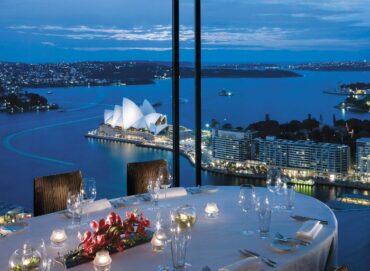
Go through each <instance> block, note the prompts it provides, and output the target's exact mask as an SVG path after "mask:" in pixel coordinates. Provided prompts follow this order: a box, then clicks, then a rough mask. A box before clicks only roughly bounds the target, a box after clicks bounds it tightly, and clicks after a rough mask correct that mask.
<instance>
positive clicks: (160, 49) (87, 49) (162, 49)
mask: <svg viewBox="0 0 370 271" xmlns="http://www.w3.org/2000/svg"><path fill="white" fill-rule="evenodd" d="M66 49H72V50H75V51H85V52H99V51H155V52H165V51H171V50H172V47H72V48H66Z"/></svg>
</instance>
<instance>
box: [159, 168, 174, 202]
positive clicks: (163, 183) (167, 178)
mask: <svg viewBox="0 0 370 271" xmlns="http://www.w3.org/2000/svg"><path fill="white" fill-rule="evenodd" d="M158 176H159V177H158V178H159V181H160V187H161V189H163V190H164V199H165V200H166V199H167V189H168V188H170V187H171V186H172V185H173V175H172V170H171V167H170V166H168V167H161V168H160V171H159V175H158ZM163 206H165V207H170V205H169V204H163Z"/></svg>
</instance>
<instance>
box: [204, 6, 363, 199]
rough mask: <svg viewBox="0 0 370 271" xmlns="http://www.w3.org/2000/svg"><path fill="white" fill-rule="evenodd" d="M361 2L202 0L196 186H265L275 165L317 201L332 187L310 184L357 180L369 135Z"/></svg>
mask: <svg viewBox="0 0 370 271" xmlns="http://www.w3.org/2000/svg"><path fill="white" fill-rule="evenodd" d="M365 6H366V4H365V3H361V4H358V5H351V6H348V5H347V4H344V3H336V4H333V3H331V2H330V3H323V2H322V1H229V0H220V1H202V42H203V43H202V62H203V82H202V86H203V88H202V95H203V100H202V102H203V105H202V110H203V111H202V112H203V115H202V122H203V125H204V129H205V130H208V132H209V135H208V136H204V138H203V143H204V144H207V148H206V150H205V151H204V154H203V161H204V162H206V163H207V167H208V170H207V171H204V177H205V178H204V179H203V183H206V184H207V183H212V184H238V183H240V182H241V181H250V182H252V183H255V184H257V185H264V179H265V178H266V170H267V168H268V166H269V165H275V166H278V167H281V168H282V169H283V173H284V174H286V175H287V176H289V177H290V180H291V181H292V182H297V183H298V182H300V181H305V183H306V186H304V187H303V188H302V192H304V193H308V194H311V195H315V196H317V197H319V198H320V199H322V200H324V201H326V200H328V199H329V198H330V199H333V198H334V197H335V195H336V194H338V193H339V192H340V190H339V189H335V188H332V187H330V189H329V190H330V192H329V193H328V191H327V190H325V189H326V188H322V186H314V187H313V186H310V185H309V184H310V182H309V180H311V181H312V180H313V181H318V180H320V181H323V182H327V183H330V182H332V181H334V180H337V181H339V182H340V181H343V180H347V179H348V180H362V181H366V176H368V175H366V174H369V173H368V172H367V173H365V172H364V171H366V170H364V168H365V166H364V165H365V164H366V162H365V160H366V161H367V158H366V157H365V155H362V156H361V157H360V158H359V157H358V154H357V153H356V139H359V138H361V137H365V138H368V137H369V135H370V130H369V126H368V119H369V102H368V96H366V95H365V93H367V94H369V90H368V89H369V86H370V85H369V84H368V83H369V78H368V70H369V64H368V61H367V60H368V59H369V50H368V48H367V47H368V46H367V45H366V44H368V42H369V35H368V31H369V27H368V17H367V16H366V12H365V11H364V10H366V8H365ZM354 14H356V16H355V15H354ZM356 82H363V83H366V84H354V85H351V84H353V83H356ZM356 89H357V90H356ZM351 92H355V93H351ZM331 94H335V95H331ZM346 96H347V97H346ZM352 118H355V119H357V120H353V119H352ZM351 119H352V120H351ZM354 127H357V128H358V129H357V128H354ZM212 128H214V130H213V131H212ZM255 131H256V132H258V134H257V135H256V134H255V133H254V132H255ZM257 137H259V138H260V139H258V140H257V139H255V138H257ZM274 137H275V139H274ZM288 140H290V141H288ZM299 140H301V141H299ZM308 140H311V141H312V142H311V141H310V142H308ZM325 143H332V144H334V145H330V144H325ZM357 146H359V143H357ZM349 151H350V152H351V155H350V154H349ZM356 155H357V158H356ZM356 159H357V160H360V161H362V166H360V167H358V166H357V169H358V171H356V170H355V169H356ZM361 159H362V160H361ZM360 168H361V170H362V173H361V172H360V171H359V170H360ZM212 171H219V172H223V173H221V174H215V173H212ZM226 173H227V175H226ZM237 176H243V178H242V177H237ZM342 184H343V182H342ZM349 192H355V191H353V190H351V189H350V190H349ZM361 193H362V192H361Z"/></svg>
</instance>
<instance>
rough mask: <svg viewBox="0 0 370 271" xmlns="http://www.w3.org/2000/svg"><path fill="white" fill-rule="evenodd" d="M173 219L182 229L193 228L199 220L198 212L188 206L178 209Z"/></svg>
mask: <svg viewBox="0 0 370 271" xmlns="http://www.w3.org/2000/svg"><path fill="white" fill-rule="evenodd" d="M171 217H172V221H173V222H175V224H177V225H179V226H180V227H181V228H191V227H193V225H194V224H195V222H196V220H197V212H196V209H195V208H194V207H193V206H191V205H187V204H186V205H182V206H180V207H178V208H176V210H175V212H174V213H173V214H172V215H171Z"/></svg>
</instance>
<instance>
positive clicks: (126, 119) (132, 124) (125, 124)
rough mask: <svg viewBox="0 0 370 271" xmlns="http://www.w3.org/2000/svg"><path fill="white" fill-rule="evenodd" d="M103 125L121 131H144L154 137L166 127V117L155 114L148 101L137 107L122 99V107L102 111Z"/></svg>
mask: <svg viewBox="0 0 370 271" xmlns="http://www.w3.org/2000/svg"><path fill="white" fill-rule="evenodd" d="M104 123H105V124H107V125H110V126H112V127H121V128H122V129H123V130H127V129H130V128H134V129H144V130H148V131H149V132H151V133H153V134H155V135H157V134H159V133H160V132H161V131H163V129H165V128H166V127H168V124H167V117H166V115H162V114H159V113H157V112H156V111H155V109H154V108H153V106H152V105H151V104H150V102H149V101H148V100H144V102H143V104H142V105H141V106H140V107H139V106H137V105H136V104H135V103H134V102H133V101H131V100H130V99H127V98H123V99H122V106H119V105H116V106H114V109H113V110H105V111H104Z"/></svg>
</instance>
